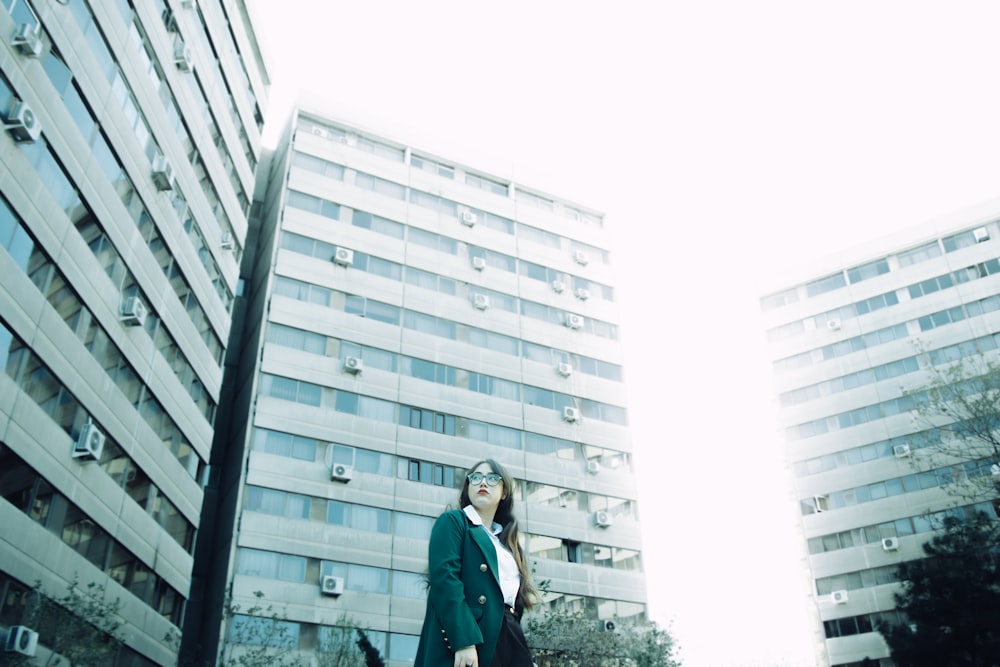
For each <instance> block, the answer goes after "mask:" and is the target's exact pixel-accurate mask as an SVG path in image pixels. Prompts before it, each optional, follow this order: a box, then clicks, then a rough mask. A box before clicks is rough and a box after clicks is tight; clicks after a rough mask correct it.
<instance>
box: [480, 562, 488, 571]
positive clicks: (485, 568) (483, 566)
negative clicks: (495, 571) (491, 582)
mask: <svg viewBox="0 0 1000 667" xmlns="http://www.w3.org/2000/svg"><path fill="white" fill-rule="evenodd" d="M488 569H490V568H488V567H486V563H483V564H482V565H480V566H479V571H480V572H485V571H486V570H488Z"/></svg>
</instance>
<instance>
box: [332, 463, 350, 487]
mask: <svg viewBox="0 0 1000 667" xmlns="http://www.w3.org/2000/svg"><path fill="white" fill-rule="evenodd" d="M330 479H332V480H333V481H334V482H344V483H345V484H346V483H347V482H350V481H351V480H352V479H354V468H352V467H351V466H349V465H347V464H346V463H334V464H333V468H331V469H330Z"/></svg>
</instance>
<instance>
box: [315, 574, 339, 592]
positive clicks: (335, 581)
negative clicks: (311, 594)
mask: <svg viewBox="0 0 1000 667" xmlns="http://www.w3.org/2000/svg"><path fill="white" fill-rule="evenodd" d="M319 589H320V592H321V593H323V595H332V596H334V597H336V596H338V595H340V594H342V593H343V592H344V578H343V577H335V576H333V575H332V574H325V575H323V578H322V579H321V580H320V582H319Z"/></svg>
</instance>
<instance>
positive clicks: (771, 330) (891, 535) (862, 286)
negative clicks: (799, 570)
mask: <svg viewBox="0 0 1000 667" xmlns="http://www.w3.org/2000/svg"><path fill="white" fill-rule="evenodd" d="M998 220H1000V200H997V201H991V202H987V203H985V204H983V205H980V206H977V207H974V208H971V209H969V210H966V211H962V212H959V213H956V214H954V215H950V216H946V217H943V218H940V219H936V220H933V221H930V222H928V223H925V224H923V225H920V226H917V227H914V228H913V229H910V230H907V231H905V232H902V233H899V234H896V235H894V236H892V237H889V238H886V239H883V240H881V241H878V242H875V243H870V244H867V245H865V246H864V247H862V248H858V249H855V250H851V251H848V252H845V253H841V254H840V255H838V256H836V257H833V258H831V259H829V260H828V261H826V262H825V263H824V264H823V265H822V266H816V267H813V268H812V269H810V271H809V272H808V275H807V276H805V277H804V278H803V279H802V280H800V281H795V282H790V283H789V284H786V286H784V287H783V288H782V289H780V290H777V291H774V292H772V293H769V294H768V295H767V296H765V297H763V298H762V299H761V306H762V310H763V315H764V319H765V323H766V328H767V335H768V340H769V347H770V356H771V358H772V360H773V368H774V377H775V384H776V391H777V394H778V402H779V405H780V414H781V421H782V425H783V427H784V429H785V436H786V458H787V462H788V465H789V466H790V468H791V472H792V478H793V483H792V487H793V489H794V492H795V495H796V499H797V500H798V501H799V509H800V516H801V528H802V532H803V538H804V542H803V547H804V549H803V552H804V553H803V558H804V560H805V562H806V563H807V568H806V569H807V571H808V574H807V577H808V580H809V584H810V587H811V594H812V596H813V598H814V601H815V609H816V615H815V619H814V620H815V624H814V631H815V640H816V642H815V644H816V649H817V650H816V654H817V660H818V664H820V665H824V666H831V665H832V666H836V667H847V666H851V667H854V666H856V665H859V664H860V663H861V662H862V661H863V660H864V659H865V658H870V659H871V660H873V661H874V664H877V665H881V666H882V667H888V666H889V665H891V664H892V662H891V660H890V658H889V652H888V648H887V646H886V644H885V642H884V641H883V640H882V637H881V635H880V634H879V633H878V632H877V631H876V629H875V628H876V627H877V624H878V623H879V622H882V621H889V622H900V621H902V620H903V619H901V618H900V616H899V614H898V613H897V612H896V610H895V605H894V601H893V594H894V593H895V592H897V591H898V590H899V582H898V580H897V575H896V567H897V565H898V564H899V563H900V562H903V561H905V560H909V559H914V558H919V557H921V556H922V551H921V545H922V544H923V543H924V542H925V541H927V540H928V539H929V538H930V537H931V536H932V534H933V532H934V531H935V530H937V529H939V528H940V526H941V519H942V518H943V517H944V516H945V515H946V514H947V513H948V512H955V513H958V514H960V515H968V513H969V512H972V511H979V510H981V511H985V512H987V513H989V514H990V515H991V516H995V510H994V508H993V506H992V504H991V503H989V502H976V501H977V500H982V498H980V497H974V498H969V497H966V498H963V497H962V496H961V494H959V495H958V496H956V495H955V494H953V493H951V492H950V491H951V490H952V489H954V485H955V483H956V482H961V481H963V480H969V479H975V478H977V477H980V476H983V475H988V474H989V469H990V465H991V464H992V463H994V462H993V461H990V460H983V461H979V460H969V458H968V457H963V456H957V457H954V458H952V459H948V458H947V457H946V458H942V457H941V456H939V455H938V454H940V453H941V452H942V450H943V449H944V448H946V447H947V446H948V445H949V444H950V443H951V442H952V441H951V440H949V435H948V433H947V431H946V430H944V429H938V428H936V427H933V426H931V425H930V424H929V423H928V422H927V421H926V420H924V419H922V418H921V417H920V416H919V414H918V411H917V407H918V406H917V401H918V400H919V396H918V395H914V394H913V393H911V392H914V391H919V390H920V389H921V388H924V387H926V386H927V385H928V384H929V383H930V382H931V380H932V377H933V374H934V373H935V372H936V371H940V370H943V369H947V368H949V367H951V366H954V365H956V364H961V363H967V362H976V361H977V360H978V361H980V362H981V361H984V360H985V361H989V360H995V359H996V358H997V354H998V353H997V345H998V342H1000V296H998V293H1000V275H998V273H1000V224H998ZM932 454H933V455H932Z"/></svg>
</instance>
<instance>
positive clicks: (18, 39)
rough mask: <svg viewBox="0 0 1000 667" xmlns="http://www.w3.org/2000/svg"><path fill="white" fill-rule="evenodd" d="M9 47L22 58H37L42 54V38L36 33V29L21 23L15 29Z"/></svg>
mask: <svg viewBox="0 0 1000 667" xmlns="http://www.w3.org/2000/svg"><path fill="white" fill-rule="evenodd" d="M10 45H11V46H13V47H14V48H15V49H17V52H18V53H20V54H21V55H22V56H30V57H32V58H37V57H38V56H39V55H41V53H42V37H41V35H39V33H38V28H37V27H35V26H33V25H31V24H30V23H22V24H21V25H19V26H18V27H17V30H15V31H14V36H13V37H12V38H11V40H10Z"/></svg>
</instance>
